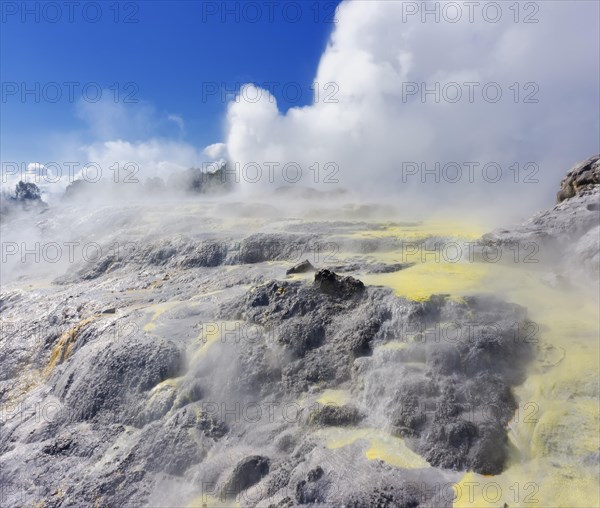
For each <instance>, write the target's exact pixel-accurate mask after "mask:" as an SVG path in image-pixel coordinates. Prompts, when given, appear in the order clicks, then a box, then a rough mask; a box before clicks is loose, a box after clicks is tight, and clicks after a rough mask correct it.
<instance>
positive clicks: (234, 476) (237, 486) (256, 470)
mask: <svg viewBox="0 0 600 508" xmlns="http://www.w3.org/2000/svg"><path fill="white" fill-rule="evenodd" d="M270 465H271V461H270V460H269V459H268V458H267V457H262V456H260V455H252V456H250V457H246V458H245V459H243V460H241V461H240V462H238V464H237V465H236V466H235V468H234V469H233V472H232V473H231V476H230V477H229V479H228V480H227V482H226V484H225V487H224V490H225V492H226V493H227V495H228V496H232V497H234V496H236V495H237V494H239V493H240V492H242V491H244V490H246V489H247V488H249V487H252V485H255V484H257V483H258V482H259V481H260V480H262V479H263V478H264V477H265V476H267V475H268V474H269V469H270Z"/></svg>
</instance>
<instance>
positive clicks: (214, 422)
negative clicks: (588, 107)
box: [0, 180, 599, 507]
mask: <svg viewBox="0 0 600 508" xmlns="http://www.w3.org/2000/svg"><path fill="white" fill-rule="evenodd" d="M586 181H587V180H586ZM565 185H566V187H565V188H567V187H568V188H571V187H572V186H571V184H570V183H566V184H565ZM574 188H575V192H574V195H572V196H566V195H564V196H566V199H564V200H562V201H561V203H559V204H558V205H557V206H556V207H555V208H554V209H553V210H551V211H548V212H544V213H542V214H540V215H538V216H536V217H535V218H534V219H532V220H531V221H529V222H527V223H526V224H524V225H522V226H520V227H517V228H512V229H510V230H499V231H495V232H493V233H490V234H488V235H485V236H484V237H483V238H482V237H481V236H482V233H484V232H485V231H484V230H481V231H479V230H468V231H467V230H465V229H464V228H462V227H458V226H457V225H456V224H452V223H440V222H437V223H417V222H403V221H402V220H393V218H390V217H389V210H386V211H385V214H387V215H388V218H387V219H386V220H384V219H381V218H379V219H377V218H370V219H369V220H363V221H360V220H357V219H351V218H350V219H343V217H344V216H348V214H340V216H339V217H337V218H335V219H331V218H330V219H329V220H324V219H322V218H319V217H318V214H313V215H312V216H309V217H307V216H298V215H293V216H292V215H286V213H285V212H284V211H282V210H280V209H277V207H276V205H269V206H265V205H251V204H248V203H240V202H234V201H228V198H227V197H222V198H215V199H212V200H211V199H208V198H206V199H203V200H201V201H198V200H196V201H192V200H188V201H180V202H163V203H152V204H148V203H146V204H131V205H128V206H107V207H104V208H99V209H95V210H93V211H89V210H88V211H86V208H85V207H83V206H81V205H77V204H71V205H64V206H62V207H58V208H56V209H52V208H51V209H49V210H45V211H43V213H41V214H40V213H39V211H33V212H32V211H29V212H27V211H26V212H23V214H18V215H17V216H15V217H13V218H11V220H10V221H7V222H6V223H4V224H3V225H2V235H3V242H4V243H6V244H8V243H11V245H12V244H14V246H16V247H15V248H16V249H17V250H16V253H15V251H13V250H9V251H6V250H5V249H4V247H3V257H5V259H3V269H2V270H3V271H2V277H3V284H2V294H1V299H0V318H1V320H2V335H1V337H0V348H1V349H0V365H1V369H0V397H1V403H2V405H1V413H0V416H1V418H0V485H1V487H2V490H1V492H0V494H1V495H2V506H3V507H4V506H6V507H9V506H15V507H16V506H23V505H25V506H45V507H59V506H60V507H67V506H111V507H113V506H119V507H121V506H123V507H126V506H168V507H187V506H263V507H268V506H274V507H275V506H282V507H283V506H285V507H287V506H302V505H311V506H348V507H369V506H373V507H417V506H420V507H426V506H429V507H444V506H469V505H473V506H502V505H503V504H504V503H505V506H506V505H507V506H510V507H513V506H551V505H552V504H553V503H554V502H557V500H558V501H560V502H559V503H558V504H561V505H563V506H564V505H567V506H592V505H594V504H597V503H598V501H599V500H598V493H597V482H598V469H597V468H598V442H597V435H598V404H597V398H598V366H597V359H598V306H597V305H598V301H597V280H598V243H597V242H598V227H599V226H598V213H599V212H598V196H599V193H598V185H597V183H596V184H595V185H592V186H590V185H588V184H586V187H585V192H581V193H580V192H579V190H578V189H579V187H577V186H576V187H574ZM561 192H562V191H561ZM563 194H564V193H563ZM564 196H563V197H564ZM374 215H377V214H376V213H375V214H374ZM396 219H398V217H396ZM36 242H38V243H36ZM51 242H55V243H57V244H58V249H59V252H60V253H61V255H60V256H59V258H57V259H55V258H54V253H53V252H54V251H51V248H55V250H56V246H53V247H49V244H50V243H51ZM67 242H74V244H71V245H73V247H72V254H73V256H72V257H71V256H70V253H71V252H70V251H69V249H68V246H67ZM450 244H452V245H454V244H456V245H459V246H462V248H463V251H462V255H461V256H460V258H459V259H454V258H453V257H452V256H453V255H454V251H452V255H451V254H450V250H448V246H449V245H450ZM35 245H38V248H39V251H40V258H39V259H36V256H35V254H32V253H30V254H26V253H24V251H25V250H26V249H25V247H27V248H28V249H30V250H31V249H34V250H35ZM532 245H533V247H532ZM32 246H33V247H32ZM86 249H87V251H86ZM494 249H495V250H494ZM492 250H493V252H494V256H495V257H491V256H492V254H491V252H492ZM436 253H437V255H436ZM498 253H500V257H498ZM492 259H493V260H492ZM307 261H308V263H307ZM492 484H493V485H492ZM567 484H569V485H572V487H570V488H569V489H565V488H564V486H565V485H567ZM496 486H498V489H499V490H492V487H493V488H494V489H496ZM471 491H472V492H471ZM471 494H472V495H471ZM496 494H497V495H496ZM594 496H596V497H594ZM532 502H533V503H534V504H531V503H532ZM586 503H587V504H586Z"/></svg>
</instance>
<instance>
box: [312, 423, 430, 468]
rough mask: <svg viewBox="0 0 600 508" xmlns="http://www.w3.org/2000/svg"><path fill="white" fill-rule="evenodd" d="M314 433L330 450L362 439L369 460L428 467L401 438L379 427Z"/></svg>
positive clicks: (335, 428)
mask: <svg viewBox="0 0 600 508" xmlns="http://www.w3.org/2000/svg"><path fill="white" fill-rule="evenodd" d="M316 434H317V436H318V437H320V438H321V439H323V440H324V441H325V446H326V447H327V448H329V449H331V450H335V449H337V448H343V447H345V446H349V445H351V444H353V443H355V442H357V441H364V442H365V443H366V450H365V457H366V458H367V459H369V460H382V461H384V462H386V463H387V464H390V465H392V466H395V467H399V468H403V469H419V468H425V467H429V464H427V461H425V459H424V458H423V457H421V456H420V455H418V454H416V453H415V452H413V451H412V450H411V449H410V448H408V447H407V446H406V444H405V443H404V440H403V439H401V438H398V437H394V436H391V435H390V434H388V433H387V432H385V431H383V430H380V429H351V428H344V427H331V428H327V429H321V430H319V431H317V433H316Z"/></svg>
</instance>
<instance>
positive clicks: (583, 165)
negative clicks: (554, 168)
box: [556, 155, 600, 203]
mask: <svg viewBox="0 0 600 508" xmlns="http://www.w3.org/2000/svg"><path fill="white" fill-rule="evenodd" d="M598 185H600V155H594V156H593V157H590V158H589V159H587V160H585V161H583V162H579V163H578V164H576V165H575V166H573V168H571V169H570V170H569V172H568V173H567V175H566V176H565V177H564V178H563V180H562V181H561V182H560V190H559V191H558V194H557V195H556V201H557V202H558V203H561V202H562V201H564V200H565V199H570V198H573V197H575V196H582V195H584V194H586V193H588V192H589V193H595V192H596V191H597V189H598Z"/></svg>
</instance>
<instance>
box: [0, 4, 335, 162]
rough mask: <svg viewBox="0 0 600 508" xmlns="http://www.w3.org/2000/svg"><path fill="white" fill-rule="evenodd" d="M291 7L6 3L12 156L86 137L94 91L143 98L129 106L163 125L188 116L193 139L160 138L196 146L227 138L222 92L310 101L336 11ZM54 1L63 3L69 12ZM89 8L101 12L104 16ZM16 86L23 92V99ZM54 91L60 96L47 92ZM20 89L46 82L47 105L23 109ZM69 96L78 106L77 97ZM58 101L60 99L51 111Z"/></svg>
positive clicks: (4, 67)
mask: <svg viewBox="0 0 600 508" xmlns="http://www.w3.org/2000/svg"><path fill="white" fill-rule="evenodd" d="M287 3H288V4H290V3H291V4H294V5H290V6H286V2H278V4H279V5H277V6H276V5H273V6H269V3H268V2H267V3H265V2H246V4H244V3H243V2H221V1H219V2H209V1H207V2H199V1H179V2H173V1H169V2H160V1H158V2H147V1H143V2H120V4H119V10H118V11H117V10H116V8H115V7H114V6H115V2H112V1H111V2H99V3H96V2H80V5H79V6H76V5H73V6H72V7H71V8H72V11H70V10H69V7H67V6H65V4H64V3H63V2H25V4H26V5H27V8H28V9H29V12H26V11H25V10H23V9H22V7H21V4H22V2H3V3H2V4H3V7H2V25H1V36H0V37H1V55H0V57H1V58H0V62H1V64H0V65H1V74H2V82H3V86H4V87H5V88H3V97H2V103H0V106H1V108H2V120H1V122H2V123H1V128H2V151H3V153H4V154H5V155H6V154H8V155H7V156H9V157H13V158H14V157H15V156H27V157H28V158H29V159H30V160H33V159H39V160H48V157H49V155H48V154H46V153H44V151H46V150H47V147H48V137H49V136H52V135H55V134H56V133H59V132H63V133H67V132H78V133H79V134H81V132H85V129H86V125H85V122H84V120H83V119H82V118H81V115H80V114H79V112H78V107H77V99H81V97H82V94H83V92H82V90H83V87H84V86H85V85H86V84H87V83H92V85H89V87H88V88H87V89H86V90H87V92H86V93H87V94H88V95H86V97H90V98H92V99H93V98H94V97H95V96H96V95H95V94H96V93H97V88H96V83H97V84H99V85H100V86H101V87H102V88H104V89H105V92H104V93H105V95H104V97H105V98H106V94H107V93H108V95H109V97H110V98H112V99H113V100H114V98H115V95H114V94H115V93H116V91H117V90H118V94H119V95H118V101H120V102H123V101H124V100H125V99H126V98H129V99H133V100H137V101H139V102H137V103H123V104H124V107H125V108H126V109H127V110H131V111H132V112H135V111H136V110H138V108H140V107H148V108H151V109H152V110H153V112H154V113H153V115H154V116H156V117H160V118H168V117H169V116H171V117H172V118H174V116H178V117H180V118H182V119H183V121H184V125H185V128H184V130H181V129H180V128H179V126H178V124H177V122H178V121H172V122H163V123H162V124H161V126H160V128H158V129H157V132H158V134H159V135H164V136H178V137H179V138H182V139H184V140H185V141H187V142H189V143H192V144H194V145H196V146H199V147H202V146H205V145H207V144H210V143H214V142H217V141H220V140H221V138H222V130H223V125H222V124H223V119H224V115H225V110H226V103H225V102H226V101H227V100H230V99H231V98H232V97H231V96H225V97H223V95H222V94H221V93H220V92H219V91H215V87H218V88H220V87H221V84H225V86H226V87H227V88H235V87H239V86H241V85H242V84H244V83H248V82H254V83H257V84H259V85H263V87H265V83H271V82H274V83H277V84H270V85H266V86H268V87H269V88H270V89H272V90H274V95H275V97H276V98H277V102H278V105H279V107H280V109H281V110H282V111H286V110H287V109H288V108H289V107H290V106H302V105H305V104H309V103H310V102H311V99H312V95H311V94H312V92H311V90H310V86H311V82H312V80H313V79H314V76H315V73H316V69H317V65H318V62H319V58H320V56H321V54H322V52H323V50H324V48H325V46H326V44H327V38H328V36H329V35H330V33H331V31H332V29H333V26H334V24H333V23H332V18H333V14H332V13H333V10H334V8H335V6H336V4H337V2H335V1H331V2H330V1H325V2H321V4H320V6H319V10H318V11H316V10H315V4H314V3H313V2H287ZM48 4H55V5H56V4H58V5H59V6H60V7H61V10H60V11H58V10H56V8H55V6H54V5H48ZM86 4H96V5H100V6H101V10H100V11H97V10H96V8H95V7H94V6H93V5H91V6H87V5H86ZM249 4H251V5H249ZM84 6H85V7H84ZM298 7H300V9H298ZM84 8H85V10H84ZM14 9H16V12H14V13H13V11H14ZM115 18H116V19H118V22H116V21H115ZM71 19H72V22H71ZM96 19H98V21H97V22H93V21H94V20H96ZM53 20H57V21H56V22H52V21H53ZM296 20H297V21H296ZM7 82H10V83H16V84H17V85H16V86H17V87H18V89H17V92H16V93H15V94H12V92H14V88H13V87H12V86H11V85H10V84H7ZM52 82H56V83H58V84H59V88H57V87H55V86H54V85H48V83H52ZM65 82H74V83H77V84H76V85H64V84H63V83H65ZM22 83H25V84H26V85H25V86H27V87H28V88H29V89H35V86H36V83H39V85H37V86H39V87H40V102H39V103H38V102H36V97H35V95H34V94H29V95H27V96H26V97H25V100H23V97H22V95H21V93H20V92H21V91H22V86H23V85H22ZM115 83H117V86H116V87H115V86H114V84H115ZM132 83H133V84H132ZM45 86H46V88H45V89H44V87H45ZM69 87H71V89H72V90H73V94H74V97H75V99H76V100H75V101H71V100H70V97H69V90H70V88H69ZM111 87H113V88H112V90H110V89H111ZM284 87H285V93H283V92H284ZM298 87H300V88H298ZM44 90H45V91H44ZM299 91H300V93H301V95H300V97H298V98H296V95H297V94H298V92H299ZM203 92H204V93H203ZM57 93H60V94H61V99H59V100H57V102H55V103H52V102H51V101H53V100H55V97H56V94H57ZM203 95H204V96H203ZM286 98H287V99H288V100H286ZM46 99H49V100H46ZM223 99H224V100H223ZM157 132H154V133H153V134H156V133H157ZM90 134H91V133H90ZM123 135H124V136H125V135H129V136H135V135H136V132H124V133H123ZM140 135H141V134H140Z"/></svg>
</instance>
